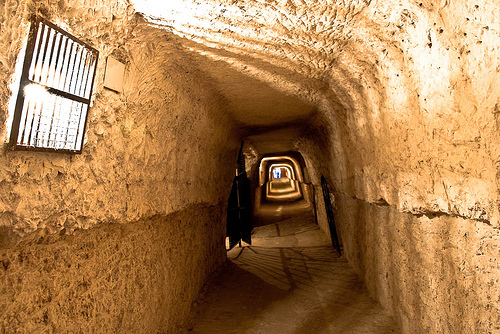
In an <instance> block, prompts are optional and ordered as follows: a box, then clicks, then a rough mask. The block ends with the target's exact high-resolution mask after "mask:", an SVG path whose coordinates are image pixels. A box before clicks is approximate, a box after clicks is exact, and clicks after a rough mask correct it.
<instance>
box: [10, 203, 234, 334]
mask: <svg viewBox="0 0 500 334" xmlns="http://www.w3.org/2000/svg"><path fill="white" fill-rule="evenodd" d="M223 213H224V211H223V210H222V209H221V208H220V207H207V206H204V205H192V206H189V207H188V208H187V209H186V210H181V211H177V212H175V213H173V214H170V215H167V216H155V217H153V218H151V219H146V220H142V221H140V222H136V223H130V224H101V225H99V226H97V227H95V228H92V229H90V230H80V231H77V232H75V233H74V234H73V235H53V234H52V235H42V234H41V233H35V234H32V235H30V237H28V238H25V239H24V240H23V241H22V242H21V243H19V244H18V245H16V246H13V247H11V248H8V249H5V248H4V249H0V332H2V333H180V332H179V328H181V327H182V326H183V325H184V321H186V319H187V318H188V316H189V314H190V310H191V304H192V302H193V301H194V299H195V298H196V297H197V296H198V293H199V291H200V289H201V287H202V285H203V284H204V283H205V281H206V279H207V277H208V276H209V275H210V274H211V273H212V272H213V270H214V269H213V268H217V267H220V266H221V265H222V263H223V262H224V261H225V259H226V254H225V250H224V248H223V247H220V245H221V244H223V240H224V232H225V231H224V228H223V226H221V224H216V223H215V224H214V222H218V221H220V220H222V219H223Z"/></svg>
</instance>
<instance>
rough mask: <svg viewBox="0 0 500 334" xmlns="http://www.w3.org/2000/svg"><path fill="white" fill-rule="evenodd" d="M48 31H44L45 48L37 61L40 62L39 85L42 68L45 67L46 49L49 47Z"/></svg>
mask: <svg viewBox="0 0 500 334" xmlns="http://www.w3.org/2000/svg"><path fill="white" fill-rule="evenodd" d="M49 29H50V28H49ZM49 29H47V30H46V33H45V35H44V38H45V39H44V44H45V46H44V48H43V56H42V57H41V58H40V59H39V61H40V64H39V65H40V74H39V76H38V80H37V82H40V83H41V82H42V72H43V68H44V66H45V57H46V55H47V48H48V47H49V39H50V30H49Z"/></svg>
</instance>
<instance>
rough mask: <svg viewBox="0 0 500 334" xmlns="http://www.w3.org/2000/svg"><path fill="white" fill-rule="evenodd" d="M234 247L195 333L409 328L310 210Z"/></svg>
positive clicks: (375, 333) (194, 323) (362, 332)
mask: <svg viewBox="0 0 500 334" xmlns="http://www.w3.org/2000/svg"><path fill="white" fill-rule="evenodd" d="M252 243H253V244H252V246H248V245H247V246H244V247H242V248H238V247H237V248H234V249H233V250H231V251H230V252H229V253H228V262H227V263H226V264H225V266H224V269H223V273H222V274H221V275H220V276H219V277H218V278H217V279H216V280H215V281H214V282H213V283H212V285H211V286H210V288H209V289H208V290H206V291H205V293H204V294H203V295H202V297H201V299H200V300H199V304H198V306H197V308H196V310H195V311H194V312H195V315H194V317H193V319H192V320H191V322H190V325H189V326H188V327H187V332H189V333H200V334H203V333H214V334H215V333H228V334H230V333H294V334H308V333H359V334H382V333H383V334H388V333H401V332H400V329H399V327H398V325H397V323H396V321H395V320H394V318H393V317H391V316H390V315H388V314H387V313H386V312H384V310H383V309H382V308H381V307H380V305H379V304H377V303H376V302H375V301H374V300H373V299H371V298H370V297H369V295H368V292H367V291H366V288H364V286H363V282H362V281H361V280H360V279H359V278H358V277H357V276H356V274H355V272H354V271H353V270H352V268H351V267H350V266H349V264H348V263H347V261H346V260H345V258H341V257H339V255H338V253H337V252H336V251H335V250H334V249H333V248H332V246H331V242H330V240H329V238H328V237H327V236H326V234H325V233H324V232H323V231H321V230H320V228H319V227H318V226H317V225H316V223H315V221H314V216H313V215H311V214H310V213H309V214H306V215H304V214H302V215H294V216H292V217H289V218H287V219H283V220H281V221H279V222H275V223H272V224H268V225H263V226H260V227H257V228H255V229H254V233H253V235H252Z"/></svg>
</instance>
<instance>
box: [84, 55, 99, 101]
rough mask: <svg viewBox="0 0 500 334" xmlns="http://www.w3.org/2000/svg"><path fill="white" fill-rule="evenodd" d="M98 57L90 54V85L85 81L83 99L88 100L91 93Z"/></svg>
mask: <svg viewBox="0 0 500 334" xmlns="http://www.w3.org/2000/svg"><path fill="white" fill-rule="evenodd" d="M98 58H99V56H95V55H94V53H92V64H91V67H90V70H89V79H90V85H89V81H88V80H87V82H86V84H85V85H86V91H85V97H86V98H88V99H89V100H90V92H92V88H93V86H94V78H95V70H96V67H97V66H96V65H94V64H96V63H97V60H98Z"/></svg>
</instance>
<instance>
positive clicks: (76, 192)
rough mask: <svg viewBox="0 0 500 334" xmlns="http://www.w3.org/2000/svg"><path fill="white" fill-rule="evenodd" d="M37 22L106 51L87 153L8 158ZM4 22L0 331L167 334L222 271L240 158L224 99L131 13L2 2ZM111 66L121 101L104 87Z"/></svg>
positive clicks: (114, 4) (0, 39) (100, 6)
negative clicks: (120, 84) (22, 58)
mask: <svg viewBox="0 0 500 334" xmlns="http://www.w3.org/2000/svg"><path fill="white" fill-rule="evenodd" d="M33 13H39V14H41V15H42V16H44V17H45V18H47V19H49V20H51V21H52V22H54V23H55V24H57V25H59V26H61V27H63V28H65V29H67V30H68V31H69V32H70V33H72V34H74V35H75V36H77V37H78V38H80V39H82V40H84V41H86V42H88V43H89V44H91V45H93V46H94V47H95V48H97V49H98V50H99V51H100V61H99V64H98V72H97V76H96V84H95V90H94V99H93V100H94V101H93V106H92V108H90V111H89V116H88V126H87V133H86V142H85V144H84V147H83V153H82V154H81V155H69V154H54V153H33V152H15V151H10V150H8V148H7V145H6V143H7V140H8V136H9V127H10V120H9V109H8V107H7V106H8V101H9V98H10V96H11V95H12V91H11V89H12V88H13V87H15V86H14V85H11V83H12V81H14V80H15V69H16V58H17V56H18V54H19V52H20V51H21V49H22V47H23V44H24V43H25V41H26V38H27V33H28V30H29V24H28V22H29V17H30V15H31V14H33ZM0 20H1V26H2V28H1V33H0V46H1V47H0V82H2V83H3V84H2V85H1V86H0V138H1V142H0V144H3V145H2V150H1V152H0V261H1V263H2V266H0V290H1V295H2V297H1V298H2V299H1V302H0V332H1V331H6V332H14V331H15V330H16V329H19V330H25V331H27V332H44V331H49V332H51V331H52V332H99V333H101V332H102V333H115V332H120V331H125V332H133V331H137V332H144V333H146V332H157V331H160V332H161V331H165V332H171V331H172V330H173V328H175V326H177V325H179V324H180V323H182V322H183V321H184V319H185V318H186V317H187V316H188V312H189V305H190V304H191V303H192V302H193V301H194V299H195V298H196V295H197V293H198V291H199V289H200V286H201V285H202V284H203V282H204V281H206V279H207V277H208V276H209V274H210V273H211V272H213V271H215V270H217V268H219V267H220V266H221V265H222V263H223V261H224V254H225V253H224V248H223V247H224V246H223V245H224V242H223V237H224V235H223V234H224V231H223V229H224V226H225V223H224V216H225V215H223V211H224V210H223V209H224V207H225V205H226V201H227V196H228V193H229V189H230V186H231V181H232V176H233V173H234V170H233V168H232V167H231V166H233V163H235V161H236V157H237V149H238V138H237V137H236V135H235V132H234V130H233V125H232V122H231V121H230V120H229V119H228V117H227V116H226V112H225V107H224V104H223V102H224V101H223V100H222V98H221V97H220V95H219V94H217V92H215V91H214V90H213V88H212V86H211V85H210V84H209V82H208V80H207V79H206V78H205V77H204V75H203V73H202V72H201V71H200V69H199V67H197V65H196V63H195V62H194V61H192V59H191V56H190V55H189V54H188V53H186V52H185V51H184V48H183V47H182V46H181V45H180V43H179V42H178V37H175V36H173V35H172V34H171V33H169V32H167V31H165V30H162V29H157V28H154V27H151V26H149V25H148V24H145V23H144V22H143V21H142V20H141V18H140V17H139V16H137V15H135V13H134V9H133V8H132V7H131V6H130V4H129V2H128V1H122V0H116V1H98V0H94V1H87V0H73V1H54V0H45V1H15V0H7V1H4V2H2V3H1V5H0ZM109 55H112V56H113V57H115V58H117V59H118V60H120V61H121V62H123V63H125V64H126V73H125V87H124V91H123V93H121V94H118V93H115V92H113V91H109V90H107V89H105V88H103V76H104V68H105V61H106V57H107V56H109ZM174 212H178V213H176V214H175V215H173V216H169V214H171V213H174ZM138 221H139V222H138ZM120 224H123V225H120Z"/></svg>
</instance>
